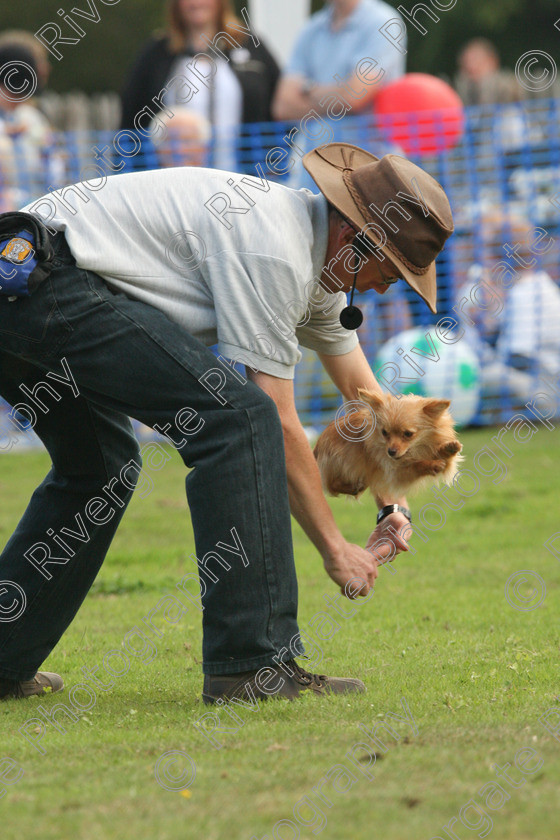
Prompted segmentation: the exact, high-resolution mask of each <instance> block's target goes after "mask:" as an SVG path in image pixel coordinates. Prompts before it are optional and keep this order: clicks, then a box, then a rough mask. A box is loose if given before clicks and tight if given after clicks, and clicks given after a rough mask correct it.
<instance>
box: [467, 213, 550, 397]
mask: <svg viewBox="0 0 560 840" xmlns="http://www.w3.org/2000/svg"><path fill="white" fill-rule="evenodd" d="M480 231H481V240H480V242H478V243H476V247H477V250H478V254H477V260H476V262H475V263H474V264H473V265H471V267H470V268H469V271H468V274H467V281H466V283H464V284H463V285H462V286H461V288H460V289H459V291H458V293H457V302H456V306H455V312H456V313H457V314H458V316H459V317H460V320H461V327H462V328H463V329H464V330H465V335H464V338H463V339H462V340H464V341H466V342H468V343H469V344H470V345H471V346H472V347H473V349H475V350H476V352H477V355H478V357H479V361H480V369H481V385H482V393H483V398H486V399H496V398H498V399H499V398H503V397H506V398H508V399H513V401H514V402H515V403H516V404H517V403H522V402H525V400H527V399H529V398H530V397H531V395H532V394H534V393H535V390H538V388H536V387H535V383H538V381H539V379H540V378H541V377H542V376H551V377H553V378H556V377H558V375H559V374H560V329H558V325H559V324H560V289H559V288H558V285H557V284H556V283H555V282H554V281H553V280H552V278H551V277H550V275H549V274H548V272H546V271H544V270H543V268H542V265H541V257H540V255H541V254H544V253H545V252H546V250H550V243H546V242H545V243H544V244H543V243H542V242H541V240H542V239H543V237H542V236H540V234H539V232H538V231H537V230H535V228H533V226H532V225H531V224H530V223H529V222H528V221H527V220H526V219H523V218H520V217H515V216H511V215H508V214H504V213H502V212H501V211H496V212H493V213H489V214H487V215H485V216H484V217H483V218H482V219H481V220H480ZM545 249H546V250H545ZM506 266H508V267H509V268H508V270H507V271H506V270H505V267H506ZM504 272H505V273H504ZM501 281H503V282H501Z"/></svg>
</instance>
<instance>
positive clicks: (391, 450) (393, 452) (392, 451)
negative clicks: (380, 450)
mask: <svg viewBox="0 0 560 840" xmlns="http://www.w3.org/2000/svg"><path fill="white" fill-rule="evenodd" d="M387 452H388V453H389V455H390V456H391V458H393V457H394V456H395V455H396V454H397V450H396V449H393V448H392V447H391V449H388V450H387Z"/></svg>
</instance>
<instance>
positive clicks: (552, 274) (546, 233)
mask: <svg viewBox="0 0 560 840" xmlns="http://www.w3.org/2000/svg"><path fill="white" fill-rule="evenodd" d="M399 120H400V121H401V123H402V118H400V117H398V116H397V117H396V118H394V120H393V121H392V122H389V121H388V120H387V119H386V120H385V122H384V123H380V122H379V121H376V120H375V119H374V117H373V115H365V116H361V117H355V118H345V119H343V120H340V121H333V120H327V119H324V118H322V117H320V116H319V115H318V114H310V115H308V116H307V117H305V118H304V119H303V120H301V121H300V122H299V123H298V124H297V125H295V126H294V125H288V124H278V123H267V124H254V125H246V126H243V127H242V129H241V131H239V132H237V133H235V134H232V133H231V132H230V133H229V134H227V133H224V132H221V133H219V134H218V135H217V136H216V137H215V138H214V140H213V142H211V143H210V144H209V145H208V146H207V147H206V146H204V145H200V144H198V145H196V144H195V148H194V151H193V148H192V146H191V148H190V149H187V148H186V147H185V145H184V144H180V143H176V142H175V143H173V142H170V143H167V144H165V143H164V144H159V145H158V144H155V145H154V144H153V143H152V142H151V141H150V140H149V139H147V138H142V140H141V141H140V140H138V137H137V136H135V135H134V133H133V132H127V131H124V132H123V131H121V132H115V131H96V132H92V131H72V132H58V133H52V134H50V135H49V136H48V137H44V138H43V140H42V141H41V143H37V142H32V141H31V139H26V137H25V136H20V137H15V138H6V137H1V136H0V208H1V209H2V210H6V209H14V208H19V207H21V206H23V204H25V203H26V202H28V201H31V200H32V199H34V198H37V197H39V196H40V195H42V194H44V193H46V192H48V191H49V190H52V189H56V188H58V187H60V186H63V185H65V184H69V183H73V182H76V181H79V180H87V179H92V178H95V177H96V172H97V173H98V175H103V174H107V175H108V174H111V173H113V172H115V171H117V170H118V171H130V170H135V169H153V168H157V167H159V166H168V165H184V164H189V163H190V164H193V163H195V164H198V165H209V166H212V165H217V166H220V168H221V167H222V166H223V161H224V160H228V161H229V162H230V163H231V166H232V167H234V168H235V169H236V170H237V171H240V172H245V173H251V174H258V175H259V177H262V176H265V177H266V178H267V179H268V180H275V181H279V182H281V183H284V184H287V185H289V186H294V187H296V188H299V187H308V188H310V189H315V190H316V187H314V185H313V183H312V181H311V180H310V179H309V177H308V176H307V175H306V174H305V172H304V170H303V168H302V166H301V157H302V156H303V154H304V153H305V152H306V151H308V150H309V149H310V148H313V147H315V146H317V145H321V144H322V143H326V142H331V141H332V140H342V141H345V142H349V143H355V144H356V145H359V146H362V147H363V148H366V149H368V150H369V151H371V152H373V153H374V154H377V155H378V156H381V155H383V154H385V153H388V152H395V153H400V154H402V153H403V152H402V149H401V148H399V146H398V145H396V144H395V142H394V138H395V125H396V123H397V122H398V121H399ZM407 120H408V123H407V124H408V134H409V137H408V141H407V144H406V145H407V149H408V156H409V157H410V158H411V159H412V160H413V161H414V162H416V163H418V164H420V165H421V166H422V167H423V168H424V169H426V170H427V171H428V172H429V173H430V174H432V175H433V176H434V177H435V178H436V179H437V180H438V181H439V182H440V183H441V185H442V186H443V188H444V189H445V191H446V193H447V195H448V197H449V200H450V203H451V206H452V209H453V214H454V219H455V233H454V235H453V236H452V237H451V239H450V240H449V242H448V244H447V245H446V248H445V249H444V252H443V253H442V254H441V255H440V257H439V258H438V261H437V269H438V315H437V316H434V315H432V314H431V313H430V311H429V310H428V308H427V306H426V305H425V304H424V303H423V302H422V301H421V300H420V299H419V298H418V297H417V296H416V295H414V294H413V293H411V291H410V290H409V289H408V287H406V286H405V285H404V284H397V285H396V286H394V287H393V288H392V289H391V290H390V291H389V292H388V293H387V294H385V295H383V297H380V296H378V295H376V294H375V293H374V292H368V293H365V294H363V295H359V296H358V298H359V300H358V303H359V304H360V305H361V307H362V309H363V311H364V315H365V317H364V324H363V326H362V327H361V328H360V331H359V335H360V341H361V344H362V346H363V348H364V351H365V353H366V356H367V358H368V360H369V361H370V363H371V365H372V368H373V369H374V371H377V372H378V377H379V379H380V381H381V383H382V385H383V386H384V388H385V389H387V390H393V391H396V390H402V391H405V392H412V393H419V394H426V395H432V394H433V395H436V396H448V397H449V398H451V400H452V403H453V405H452V410H454V412H455V414H456V417H457V419H458V421H459V422H461V423H472V424H485V423H493V422H503V421H504V420H507V419H509V418H510V417H511V416H512V414H514V413H515V412H521V413H526V410H527V409H526V405H527V402H528V401H529V400H530V399H531V397H532V395H533V394H535V393H537V392H539V391H541V392H543V391H546V390H547V388H548V389H550V388H551V387H552V386H553V385H554V384H555V383H557V382H558V381H559V377H560V287H559V281H560V263H559V260H560V100H554V99H552V100H543V99H540V100H534V101H527V102H523V103H515V104H511V105H507V106H506V105H504V106H491V107H479V108H470V109H466V113H465V123H464V130H463V133H462V136H461V137H460V138H459V139H458V140H457V142H456V143H455V145H454V146H452V147H451V148H445V146H446V140H445V138H446V135H448V134H449V132H450V131H451V130H452V131H455V129H456V115H451V116H448V115H446V114H441V115H436V117H435V118H433V119H432V120H431V122H430V123H429V124H426V121H425V119H424V117H423V116H422V114H419V115H417V116H416V117H415V118H410V116H407ZM451 120H452V121H453V125H451V122H450V121H451ZM401 128H402V127H401ZM399 130H401V129H399ZM427 133H428V134H430V133H431V135H430V136H431V139H432V143H431V145H432V148H433V151H432V152H431V153H430V154H427V155H426V154H422V155H420V154H419V151H420V149H422V148H424V149H425V148H426V145H428V146H429V145H430V144H427V143H426V134H427ZM295 385H296V399H297V407H298V411H299V413H300V417H301V419H302V422H303V423H304V425H306V426H308V427H310V428H312V429H316V430H319V429H320V428H322V427H323V426H324V425H325V423H326V422H327V421H328V420H329V419H331V418H332V416H333V413H334V412H335V410H336V409H337V407H338V406H339V405H340V402H341V398H340V395H339V394H338V392H337V391H336V390H335V388H334V386H333V385H332V383H330V380H328V377H327V376H326V374H325V373H324V371H323V370H322V368H321V366H320V364H319V362H318V360H317V358H316V357H315V354H313V353H312V352H309V351H306V350H303V358H302V361H301V362H300V364H299V365H298V368H297V374H296V383H295ZM559 390H560V388H559ZM5 413H6V407H4V414H5ZM7 419H9V418H6V417H5V416H4V417H2V416H0V432H1V430H2V428H3V427H4V426H5V422H6V421H7ZM0 446H1V441H0Z"/></svg>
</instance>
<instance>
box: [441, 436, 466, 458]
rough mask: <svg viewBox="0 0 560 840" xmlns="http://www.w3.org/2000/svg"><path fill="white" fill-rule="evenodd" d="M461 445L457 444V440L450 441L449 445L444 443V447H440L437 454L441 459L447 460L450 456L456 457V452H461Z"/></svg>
mask: <svg viewBox="0 0 560 840" xmlns="http://www.w3.org/2000/svg"><path fill="white" fill-rule="evenodd" d="M462 448H463V447H462V445H461V444H460V443H459V441H458V440H452V441H451V442H450V443H446V444H445V446H442V447H441V449H440V450H439V452H438V455H440V456H441V457H442V458H446V457H447V458H449V457H450V456H451V455H456V454H457V453H458V452H460V451H461V449H462Z"/></svg>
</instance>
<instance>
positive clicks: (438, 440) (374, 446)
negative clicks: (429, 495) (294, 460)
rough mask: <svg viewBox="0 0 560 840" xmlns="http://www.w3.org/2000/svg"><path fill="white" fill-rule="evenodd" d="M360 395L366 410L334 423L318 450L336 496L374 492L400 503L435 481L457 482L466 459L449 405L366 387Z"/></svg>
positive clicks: (329, 489) (326, 482) (321, 467)
mask: <svg viewBox="0 0 560 840" xmlns="http://www.w3.org/2000/svg"><path fill="white" fill-rule="evenodd" d="M358 396H359V398H360V402H362V403H365V405H364V407H363V408H359V409H357V410H356V411H354V412H352V413H348V414H346V415H344V417H342V418H340V419H337V420H333V422H332V423H330V424H329V425H328V426H327V428H326V429H325V430H324V432H323V433H322V434H321V435H320V437H319V439H318V441H317V443H316V445H315V449H314V450H313V452H314V455H315V458H316V459H317V463H318V466H319V471H320V473H321V479H322V482H323V487H324V488H325V490H326V491H327V492H328V493H330V494H331V496H338V494H339V493H346V494H347V495H349V496H359V495H360V494H361V493H363V492H364V490H366V489H367V488H368V487H369V488H370V490H371V492H372V494H373V495H374V496H382V497H385V498H387V497H389V498H391V497H395V498H398V497H399V496H403V495H406V494H407V493H410V491H411V490H416V489H418V488H419V487H421V486H422V485H423V484H426V483H427V482H428V481H430V480H432V481H434V482H437V481H438V480H439V479H443V481H445V483H446V484H450V483H451V482H452V481H453V476H454V475H455V473H456V472H457V466H458V464H459V463H460V461H462V460H463V456H462V455H459V452H460V451H461V449H462V445H461V444H460V443H459V441H458V440H457V438H456V436H455V432H454V431H453V419H452V417H451V415H450V414H449V411H448V410H447V409H448V408H449V406H450V401H449V400H439V399H428V398H425V397H417V396H414V395H412V394H409V395H407V396H403V397H401V398H400V399H397V397H393V396H391V395H389V394H382V395H380V394H377V393H373V392H371V391H365V390H363V389H361V388H359V389H358Z"/></svg>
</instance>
